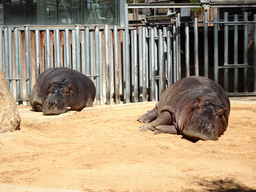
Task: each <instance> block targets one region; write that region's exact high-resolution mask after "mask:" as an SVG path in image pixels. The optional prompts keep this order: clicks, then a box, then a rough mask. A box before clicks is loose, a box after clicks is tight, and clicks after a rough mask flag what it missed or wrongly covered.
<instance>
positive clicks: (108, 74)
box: [105, 25, 111, 105]
mask: <svg viewBox="0 0 256 192" xmlns="http://www.w3.org/2000/svg"><path fill="white" fill-rule="evenodd" d="M109 38H110V36H109V29H108V25H105V59H106V70H105V71H106V99H107V101H106V104H107V105H110V86H111V82H110V81H111V79H110V76H111V74H110V55H109V54H110V50H109Z"/></svg>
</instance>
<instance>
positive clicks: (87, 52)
mask: <svg viewBox="0 0 256 192" xmlns="http://www.w3.org/2000/svg"><path fill="white" fill-rule="evenodd" d="M89 34H90V31H89V27H86V28H85V60H86V65H85V66H86V69H85V71H86V75H89V74H90V40H89V39H90V38H89Z"/></svg>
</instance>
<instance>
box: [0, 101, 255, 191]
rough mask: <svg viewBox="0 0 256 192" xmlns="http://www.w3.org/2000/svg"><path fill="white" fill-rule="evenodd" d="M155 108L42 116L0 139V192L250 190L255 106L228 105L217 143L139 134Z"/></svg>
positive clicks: (30, 117) (26, 116)
mask: <svg viewBox="0 0 256 192" xmlns="http://www.w3.org/2000/svg"><path fill="white" fill-rule="evenodd" d="M153 106H154V103H139V104H129V105H118V106H95V107H93V108H86V109H84V110H83V111H81V112H68V113H66V114H63V115H59V116H44V115H42V113H38V112H32V111H30V108H28V107H20V106H19V111H20V114H21V117H22V124H21V130H20V131H16V132H13V133H4V134H1V135H0V165H1V166H0V191H4V192H5V191H11V192H25V191H26V192H32V191H38V192H42V191H52V192H63V191H68V192H77V191H107V192H114V191H186V192H187V191H256V101H255V98H252V99H251V100H250V101H248V99H247V100H244V101H243V99H242V98H239V99H232V108H231V114H230V119H229V126H228V129H227V131H226V132H225V134H224V135H222V136H221V137H220V138H219V140H218V141H198V142H196V143H193V142H191V141H188V140H186V139H183V138H182V136H180V135H169V134H160V135H153V133H152V132H150V131H148V132H145V133H143V132H141V131H140V130H139V126H140V125H141V124H140V123H139V122H137V121H136V120H137V118H138V116H140V115H142V114H144V113H145V112H146V111H147V110H150V109H152V108H153Z"/></svg>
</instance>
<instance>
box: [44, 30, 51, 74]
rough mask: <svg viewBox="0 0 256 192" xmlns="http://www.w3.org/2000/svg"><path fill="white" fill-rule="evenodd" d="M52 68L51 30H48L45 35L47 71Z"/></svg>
mask: <svg viewBox="0 0 256 192" xmlns="http://www.w3.org/2000/svg"><path fill="white" fill-rule="evenodd" d="M50 68H51V51H50V30H49V29H46V34H45V70H47V69H50Z"/></svg>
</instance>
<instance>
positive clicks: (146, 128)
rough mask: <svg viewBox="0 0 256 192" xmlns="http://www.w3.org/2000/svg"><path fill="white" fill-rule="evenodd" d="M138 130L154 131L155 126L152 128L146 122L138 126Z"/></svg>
mask: <svg viewBox="0 0 256 192" xmlns="http://www.w3.org/2000/svg"><path fill="white" fill-rule="evenodd" d="M140 130H141V131H142V132H146V131H147V130H151V131H154V130H155V128H154V127H153V126H152V125H149V124H147V125H142V126H140Z"/></svg>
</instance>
